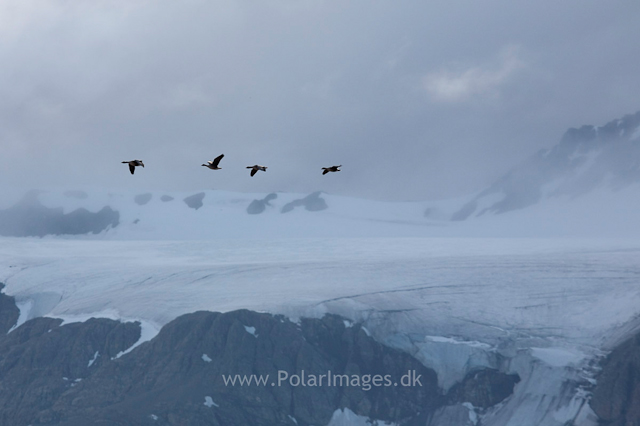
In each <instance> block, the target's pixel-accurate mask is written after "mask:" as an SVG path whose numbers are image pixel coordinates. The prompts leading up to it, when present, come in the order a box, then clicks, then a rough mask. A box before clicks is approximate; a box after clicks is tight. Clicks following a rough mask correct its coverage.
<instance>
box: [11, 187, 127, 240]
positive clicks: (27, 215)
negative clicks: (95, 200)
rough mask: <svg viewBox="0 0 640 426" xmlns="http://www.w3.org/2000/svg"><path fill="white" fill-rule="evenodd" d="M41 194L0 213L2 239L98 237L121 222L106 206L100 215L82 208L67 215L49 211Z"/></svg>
mask: <svg viewBox="0 0 640 426" xmlns="http://www.w3.org/2000/svg"><path fill="white" fill-rule="evenodd" d="M38 194H39V192H38V191H30V192H29V193H27V194H26V195H25V197H24V198H23V199H22V200H21V201H20V202H19V203H18V204H16V205H15V206H13V207H10V208H8V209H6V210H0V235H3V236H6V237H43V236H45V235H50V234H53V235H62V234H72V235H77V234H88V233H93V234H98V233H100V232H102V231H104V230H105V229H107V228H109V227H116V226H118V224H119V222H120V213H118V212H117V211H115V210H113V209H112V208H111V207H109V206H106V207H104V208H102V210H100V211H99V212H97V213H91V212H90V211H88V210H87V209H84V208H80V209H77V210H74V211H72V212H70V213H67V214H65V213H64V211H63V209H62V207H59V208H48V207H45V206H43V205H42V204H41V203H40V201H39V200H38Z"/></svg>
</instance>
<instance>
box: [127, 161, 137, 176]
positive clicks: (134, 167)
mask: <svg viewBox="0 0 640 426" xmlns="http://www.w3.org/2000/svg"><path fill="white" fill-rule="evenodd" d="M129 171H130V172H131V174H133V172H135V171H136V166H134V165H133V164H131V163H129Z"/></svg>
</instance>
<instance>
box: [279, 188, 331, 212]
mask: <svg viewBox="0 0 640 426" xmlns="http://www.w3.org/2000/svg"><path fill="white" fill-rule="evenodd" d="M321 194H322V192H321V191H316V192H313V193H311V194H309V195H307V196H306V197H304V198H301V199H299V200H293V201H292V202H290V203H287V204H285V205H284V206H283V207H282V210H281V213H287V212H290V211H291V210H293V209H295V208H296V207H304V209H305V210H307V211H310V212H317V211H321V210H326V209H328V208H329V206H328V205H327V202H326V201H325V200H324V198H321V197H320V195H321Z"/></svg>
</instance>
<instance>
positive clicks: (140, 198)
mask: <svg viewBox="0 0 640 426" xmlns="http://www.w3.org/2000/svg"><path fill="white" fill-rule="evenodd" d="M152 197H153V194H151V193H150V192H147V193H145V194H138V195H136V196H135V197H134V198H133V201H135V203H136V204H137V205H139V206H144V205H145V204H147V203H148V202H149V201H151V198H152Z"/></svg>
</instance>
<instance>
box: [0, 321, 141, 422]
mask: <svg viewBox="0 0 640 426" xmlns="http://www.w3.org/2000/svg"><path fill="white" fill-rule="evenodd" d="M61 322H62V321H61V320H59V319H54V318H35V319H33V320H30V321H27V322H26V323H24V324H22V325H21V326H20V327H18V328H16V329H15V330H13V331H12V332H11V333H9V334H8V335H5V336H2V338H1V339H0V377H2V380H0V424H2V425H18V424H25V425H26V424H47V423H49V422H50V421H52V420H54V419H55V416H54V414H53V412H52V411H51V407H52V406H53V405H54V404H55V403H56V402H57V401H58V399H59V398H60V397H61V396H62V395H63V394H64V393H65V392H68V391H69V389H72V388H73V387H74V386H76V385H78V384H79V383H81V381H82V380H83V379H85V378H86V377H88V376H89V375H90V374H91V373H92V371H95V370H96V369H99V368H100V366H101V365H104V364H106V363H109V362H110V360H111V357H114V356H116V355H117V354H118V353H119V352H121V351H124V350H125V349H126V348H128V347H130V346H131V345H133V344H134V343H135V342H136V341H137V340H138V339H139V337H140V327H139V325H138V324H135V323H121V322H118V321H113V320H108V319H95V318H92V319H90V320H88V321H86V322H84V323H74V324H68V325H64V326H62V327H61V326H60V323H61ZM92 360H93V362H91V361H92Z"/></svg>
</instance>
